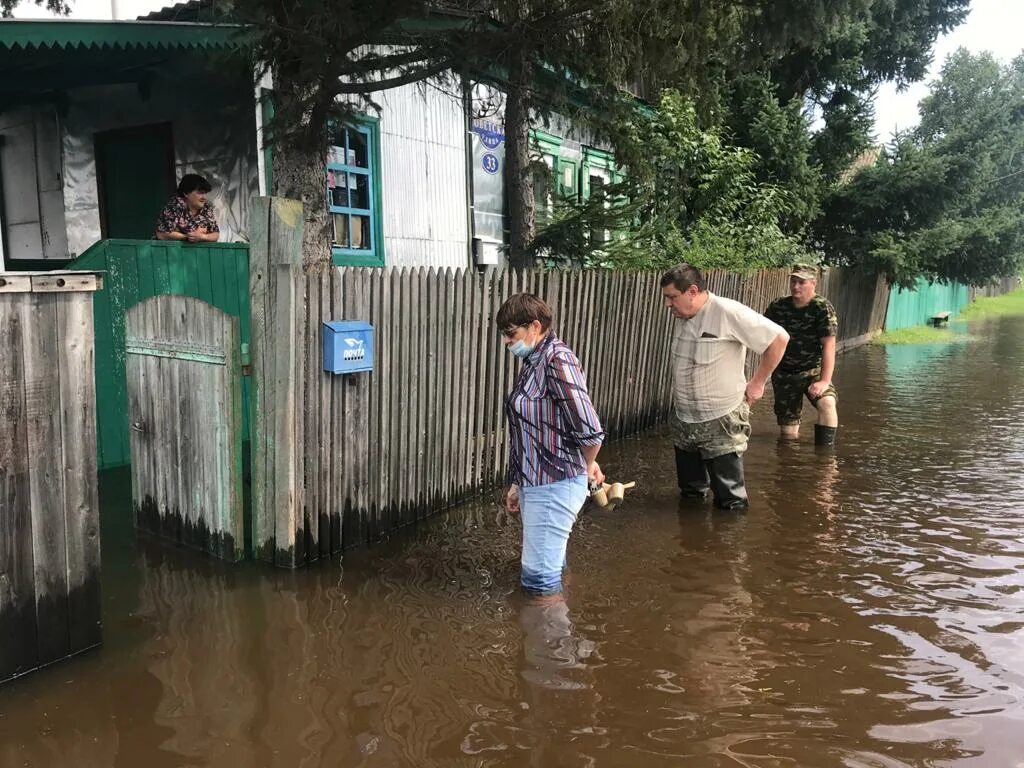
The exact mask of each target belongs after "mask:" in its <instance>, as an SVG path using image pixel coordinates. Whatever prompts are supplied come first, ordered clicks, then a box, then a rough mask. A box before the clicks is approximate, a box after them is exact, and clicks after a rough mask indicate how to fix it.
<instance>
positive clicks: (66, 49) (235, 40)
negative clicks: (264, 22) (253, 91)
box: [0, 20, 246, 111]
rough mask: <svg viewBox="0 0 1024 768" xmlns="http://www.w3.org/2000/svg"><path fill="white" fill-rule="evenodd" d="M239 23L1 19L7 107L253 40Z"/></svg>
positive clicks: (132, 79)
mask: <svg viewBox="0 0 1024 768" xmlns="http://www.w3.org/2000/svg"><path fill="white" fill-rule="evenodd" d="M245 43H246V41H245V32H244V29H243V28H242V27H241V26H238V25H232V24H216V25H214V24H183V23H175V22H146V21H68V20H55V21H15V20H9V21H0V72H3V77H0V111H2V110H5V109H8V108H10V107H14V106H18V105H21V104H28V103H33V102H39V101H53V100H54V99H56V100H57V101H58V102H59V101H60V100H61V99H63V98H64V94H66V93H67V92H69V91H70V90H72V89H75V88H81V87H88V86H96V85H111V84H117V83H143V82H145V81H147V80H148V79H150V78H151V77H152V76H154V75H155V76H163V75H168V74H170V73H173V72H178V71H181V68H182V66H183V65H185V64H195V63H197V62H208V63H209V64H210V66H211V67H213V68H214V69H217V68H219V67H220V66H222V62H221V61H220V59H222V57H226V56H228V55H230V51H231V50H232V49H237V48H240V47H243V46H244V45H245Z"/></svg>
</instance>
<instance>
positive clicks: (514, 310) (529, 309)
mask: <svg viewBox="0 0 1024 768" xmlns="http://www.w3.org/2000/svg"><path fill="white" fill-rule="evenodd" d="M553 319H554V313H553V312H552V311H551V307H549V306H548V305H547V303H546V302H545V301H544V300H543V299H541V298H540V297H539V296H534V295H533V294H532V293H516V294H514V295H512V296H509V297H508V298H507V299H506V300H505V303H504V304H502V305H501V307H500V308H499V309H498V314H497V315H495V317H494V322H495V324H496V325H497V326H498V330H499V331H504V330H505V329H506V328H518V327H519V326H521V325H529V324H530V323H532V322H533V321H534V320H539V321H540V327H541V329H542V330H544V331H547V330H548V328H550V327H551V322H552V320H553Z"/></svg>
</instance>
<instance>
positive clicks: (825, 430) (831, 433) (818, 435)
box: [814, 424, 838, 445]
mask: <svg viewBox="0 0 1024 768" xmlns="http://www.w3.org/2000/svg"><path fill="white" fill-rule="evenodd" d="M837 429H838V427H823V426H822V425H821V424H815V425H814V444H815V445H835V443H836V430H837Z"/></svg>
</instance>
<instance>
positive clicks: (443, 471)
mask: <svg viewBox="0 0 1024 768" xmlns="http://www.w3.org/2000/svg"><path fill="white" fill-rule="evenodd" d="M438 281H439V285H440V289H441V299H440V303H441V305H442V306H443V307H444V311H443V314H444V317H443V321H442V324H441V325H440V326H439V327H440V329H441V334H442V337H443V338H444V340H445V344H444V349H443V350H442V351H441V353H440V354H439V355H438V368H439V371H440V374H441V379H440V387H441V393H440V394H441V398H440V401H439V402H440V405H439V408H438V410H439V412H440V413H441V414H442V418H443V419H444V422H445V428H444V430H443V431H442V433H441V444H440V457H439V459H440V460H439V462H438V471H437V483H436V487H437V488H438V494H439V495H440V497H441V499H443V502H442V503H447V501H448V499H450V498H451V477H452V466H453V462H452V451H453V445H454V442H453V439H452V438H453V435H452V414H453V407H454V403H453V388H454V386H455V374H456V372H455V354H456V347H455V345H454V344H452V343H450V340H451V338H452V336H453V334H454V327H455V325H454V320H453V313H454V305H455V275H454V273H453V272H452V270H451V268H450V267H449V268H447V269H445V270H444V272H443V273H439V274H438Z"/></svg>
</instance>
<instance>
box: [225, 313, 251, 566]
mask: <svg viewBox="0 0 1024 768" xmlns="http://www.w3.org/2000/svg"><path fill="white" fill-rule="evenodd" d="M221 317H222V320H223V323H224V349H225V352H226V353H227V357H228V364H227V365H226V366H225V368H224V370H223V372H222V373H221V376H222V381H223V385H224V389H223V392H224V395H225V396H226V398H227V400H228V405H227V407H226V408H225V414H224V415H225V417H226V419H227V432H226V433H225V438H226V440H227V446H226V449H227V451H226V456H225V459H226V469H227V471H226V473H225V477H223V478H222V479H221V480H220V482H219V483H218V487H219V488H220V489H221V492H222V494H224V496H223V498H225V499H226V503H227V508H226V509H225V512H226V513H227V519H226V520H225V521H224V522H225V525H224V526H223V528H222V529H221V537H222V538H221V550H220V557H222V558H224V559H225V560H228V561H232V562H234V561H238V560H241V559H243V558H244V557H245V519H244V515H245V509H244V506H243V497H242V493H243V490H242V408H243V402H242V360H241V353H240V348H241V322H240V321H239V320H238V318H236V317H231V316H229V315H226V314H222V315H221Z"/></svg>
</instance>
